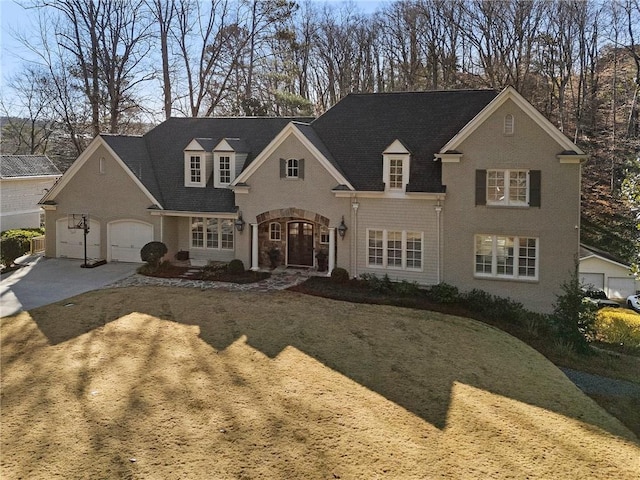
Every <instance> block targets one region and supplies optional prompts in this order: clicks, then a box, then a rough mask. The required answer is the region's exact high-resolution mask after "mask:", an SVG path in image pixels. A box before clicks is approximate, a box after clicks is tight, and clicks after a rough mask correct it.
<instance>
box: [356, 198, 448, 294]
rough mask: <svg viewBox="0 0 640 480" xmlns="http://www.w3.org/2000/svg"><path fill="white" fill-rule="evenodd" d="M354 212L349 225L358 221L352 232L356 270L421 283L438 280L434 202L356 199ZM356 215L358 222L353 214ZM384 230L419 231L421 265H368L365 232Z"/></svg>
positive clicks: (360, 273) (427, 283) (430, 282)
mask: <svg viewBox="0 0 640 480" xmlns="http://www.w3.org/2000/svg"><path fill="white" fill-rule="evenodd" d="M358 203H359V206H358V210H357V213H355V212H354V213H353V214H352V221H351V223H352V224H355V223H357V230H358V232H357V235H354V243H355V251H356V252H357V259H356V260H355V261H356V268H355V273H356V274H357V275H362V274H363V273H368V274H375V275H376V276H378V277H382V276H384V275H388V276H389V278H390V279H391V280H394V281H400V280H407V281H409V282H417V283H419V284H421V285H433V284H436V283H438V258H439V255H438V231H439V230H438V224H437V214H436V203H435V202H434V201H429V200H423V199H400V198H358ZM356 215H357V221H356V220H355V218H354V217H355V216H356ZM370 230H386V231H395V232H402V231H405V232H419V233H422V235H423V236H422V239H423V242H422V268H421V269H410V268H404V269H403V268H390V267H387V268H384V267H379V266H370V265H369V260H368V259H369V255H368V244H367V238H368V237H367V232H368V231H370Z"/></svg>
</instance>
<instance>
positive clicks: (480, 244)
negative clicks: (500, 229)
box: [475, 235, 538, 280]
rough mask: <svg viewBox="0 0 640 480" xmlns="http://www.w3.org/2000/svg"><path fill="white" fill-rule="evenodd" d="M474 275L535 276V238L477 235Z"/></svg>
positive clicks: (531, 278)
mask: <svg viewBox="0 0 640 480" xmlns="http://www.w3.org/2000/svg"><path fill="white" fill-rule="evenodd" d="M475 274H476V276H480V277H504V278H520V279H530V280H535V279H537V278H538V239H537V238H532V237H515V236H514V237H510V236H499V235H476V237H475Z"/></svg>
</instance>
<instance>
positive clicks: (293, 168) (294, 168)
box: [287, 158, 300, 178]
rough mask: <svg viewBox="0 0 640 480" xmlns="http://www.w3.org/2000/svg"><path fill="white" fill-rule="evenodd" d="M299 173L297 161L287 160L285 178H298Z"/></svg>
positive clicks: (294, 159) (295, 159)
mask: <svg viewBox="0 0 640 480" xmlns="http://www.w3.org/2000/svg"><path fill="white" fill-rule="evenodd" d="M299 173H300V170H299V163H298V159H297V158H290V159H289V160H287V178H298V175H299Z"/></svg>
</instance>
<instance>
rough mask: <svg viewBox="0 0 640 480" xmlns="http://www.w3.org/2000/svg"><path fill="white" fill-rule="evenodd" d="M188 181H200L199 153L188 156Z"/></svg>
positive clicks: (200, 162) (200, 163)
mask: <svg viewBox="0 0 640 480" xmlns="http://www.w3.org/2000/svg"><path fill="white" fill-rule="evenodd" d="M189 181H190V182H191V183H201V182H202V158H201V157H200V155H191V156H190V157H189Z"/></svg>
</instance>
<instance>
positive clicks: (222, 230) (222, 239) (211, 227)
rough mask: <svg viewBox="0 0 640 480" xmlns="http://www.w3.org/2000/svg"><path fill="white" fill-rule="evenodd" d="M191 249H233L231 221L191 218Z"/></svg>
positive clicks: (213, 218) (212, 218) (225, 219)
mask: <svg viewBox="0 0 640 480" xmlns="http://www.w3.org/2000/svg"><path fill="white" fill-rule="evenodd" d="M191 248H204V249H212V250H220V249H222V250H231V249H233V220H232V219H229V218H215V217H191Z"/></svg>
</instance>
